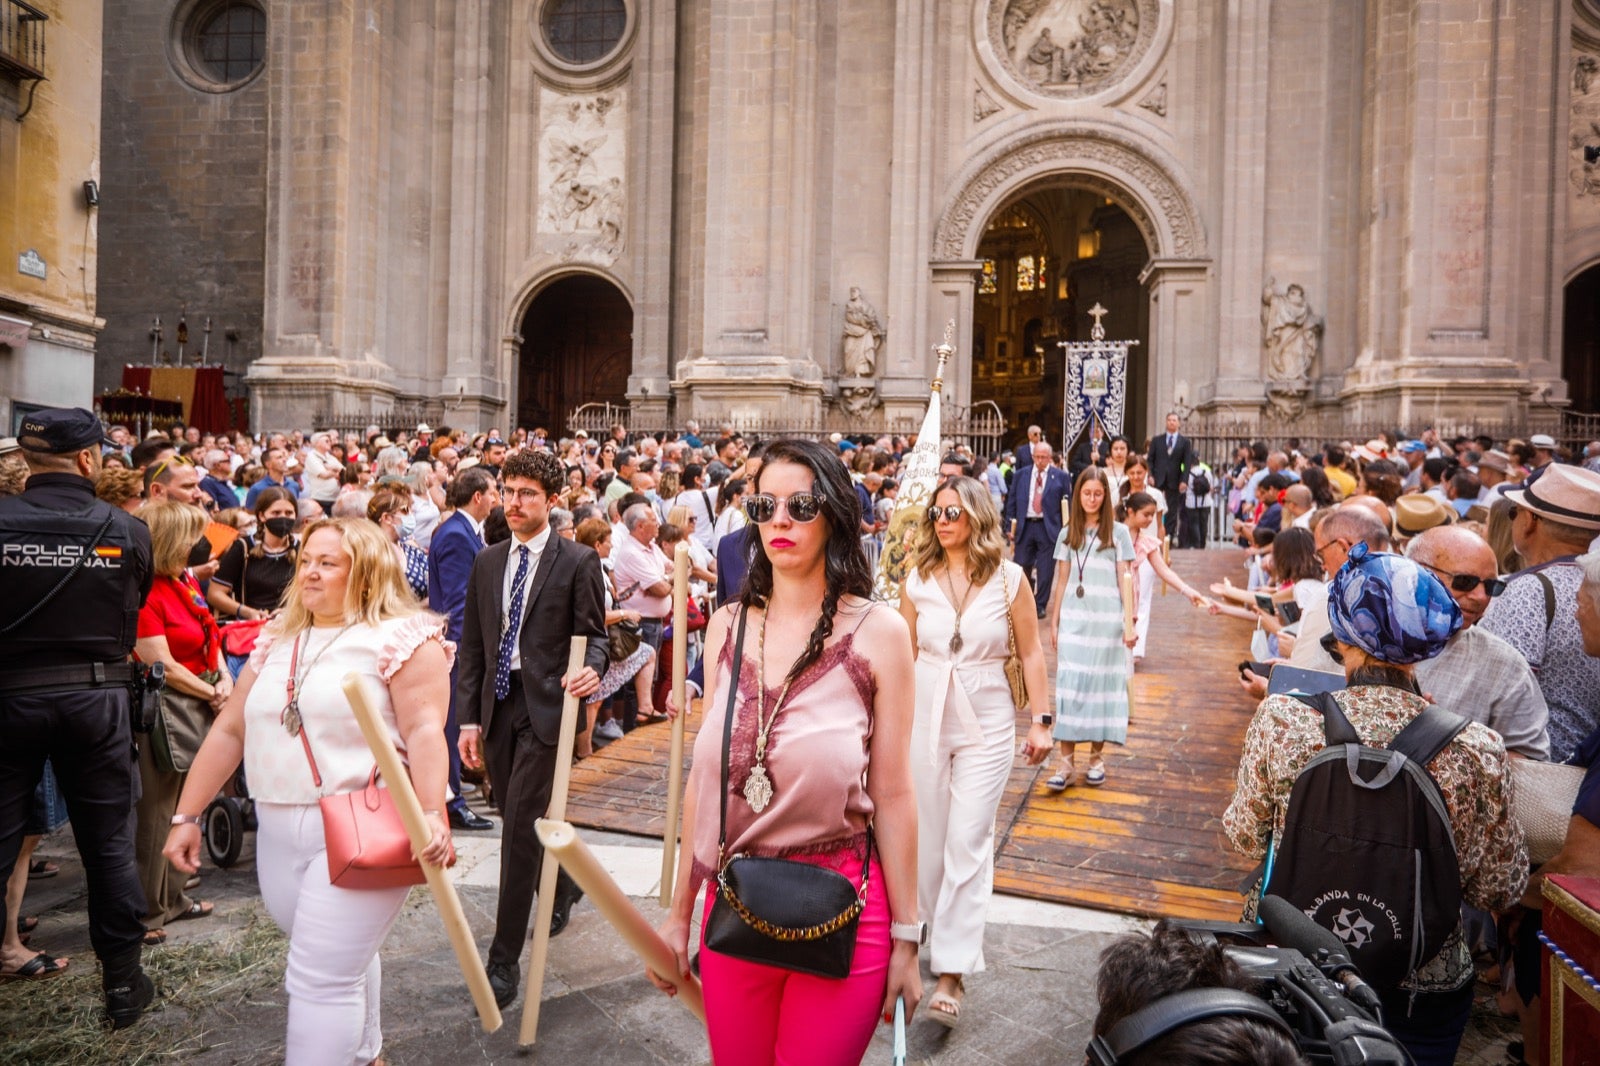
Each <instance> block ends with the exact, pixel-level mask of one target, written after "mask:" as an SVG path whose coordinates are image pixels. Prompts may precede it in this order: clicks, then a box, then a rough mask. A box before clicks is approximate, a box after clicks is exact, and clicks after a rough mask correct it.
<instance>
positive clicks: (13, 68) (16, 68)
mask: <svg viewBox="0 0 1600 1066" xmlns="http://www.w3.org/2000/svg"><path fill="white" fill-rule="evenodd" d="M49 21H50V16H49V15H46V14H45V13H44V12H43V11H40V10H39V9H38V8H36V7H34V6H33V5H32V4H26V3H23V0H0V75H4V76H7V77H11V78H14V79H16V80H18V81H39V80H41V79H43V78H44V24H45V23H46V22H49Z"/></svg>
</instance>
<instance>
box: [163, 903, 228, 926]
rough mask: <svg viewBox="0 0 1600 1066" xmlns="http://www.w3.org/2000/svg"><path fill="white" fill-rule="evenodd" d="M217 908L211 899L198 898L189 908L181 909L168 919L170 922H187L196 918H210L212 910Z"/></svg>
mask: <svg viewBox="0 0 1600 1066" xmlns="http://www.w3.org/2000/svg"><path fill="white" fill-rule="evenodd" d="M216 909H217V908H216V907H215V906H213V905H212V903H211V901H210V900H204V899H197V900H195V901H194V902H193V903H191V904H189V909H188V910H186V911H180V912H179V913H177V914H174V915H173V916H172V917H171V918H169V919H167V920H168V921H170V922H187V921H189V920H191V919H194V918H209V917H211V912H212V911H214V910H216Z"/></svg>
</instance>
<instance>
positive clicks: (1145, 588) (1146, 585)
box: [1133, 560, 1157, 659]
mask: <svg viewBox="0 0 1600 1066" xmlns="http://www.w3.org/2000/svg"><path fill="white" fill-rule="evenodd" d="M1156 580H1157V579H1156V568H1155V567H1153V566H1151V565H1150V562H1149V560H1146V561H1145V562H1143V563H1141V564H1140V565H1139V570H1138V573H1136V574H1135V575H1134V578H1133V582H1134V588H1135V589H1137V595H1138V604H1137V606H1135V607H1134V610H1135V611H1136V612H1137V613H1138V615H1139V617H1138V618H1137V619H1136V620H1135V621H1134V623H1133V635H1134V645H1133V655H1134V658H1136V659H1142V658H1144V638H1145V636H1146V635H1148V634H1149V632H1150V608H1151V606H1152V605H1153V604H1154V602H1155V592H1156Z"/></svg>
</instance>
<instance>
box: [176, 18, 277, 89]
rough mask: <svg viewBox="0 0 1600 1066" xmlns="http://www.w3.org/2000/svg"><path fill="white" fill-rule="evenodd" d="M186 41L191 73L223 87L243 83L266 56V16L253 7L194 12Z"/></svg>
mask: <svg viewBox="0 0 1600 1066" xmlns="http://www.w3.org/2000/svg"><path fill="white" fill-rule="evenodd" d="M196 15H197V17H196V18H195V19H194V21H193V23H192V25H193V31H192V33H191V35H190V40H189V45H190V47H189V58H190V62H191V63H192V64H193V66H194V69H195V71H196V72H197V73H198V74H200V75H201V76H203V77H206V78H209V79H211V80H212V81H214V82H218V83H220V84H223V85H232V84H234V83H236V82H241V81H244V80H245V79H246V78H248V77H250V76H251V75H252V74H254V73H255V72H256V71H258V70H260V69H261V64H262V62H263V61H264V60H265V59H266V55H267V15H266V12H264V11H262V10H261V9H260V8H259V7H257V6H256V5H255V4H248V3H239V4H228V3H224V4H217V5H216V6H214V7H207V8H203V9H201V10H200V11H198V12H197V13H196Z"/></svg>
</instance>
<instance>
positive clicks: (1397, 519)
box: [1394, 492, 1456, 537]
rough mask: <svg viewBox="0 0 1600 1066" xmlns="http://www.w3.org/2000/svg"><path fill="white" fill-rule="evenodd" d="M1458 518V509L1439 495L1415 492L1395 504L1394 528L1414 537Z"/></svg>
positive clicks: (1403, 534) (1405, 535)
mask: <svg viewBox="0 0 1600 1066" xmlns="http://www.w3.org/2000/svg"><path fill="white" fill-rule="evenodd" d="M1455 520H1456V509H1455V508H1454V507H1451V506H1450V505H1449V504H1448V503H1445V502H1443V501H1442V500H1440V499H1439V498H1438V497H1437V496H1429V495H1426V494H1424V493H1420V492H1414V493H1411V494H1410V495H1408V496H1402V497H1400V499H1398V500H1396V501H1395V505H1394V528H1395V529H1396V531H1398V532H1399V533H1400V535H1401V536H1403V537H1414V536H1416V535H1417V534H1418V533H1421V532H1422V531H1423V530H1427V529H1432V528H1433V527H1434V526H1448V525H1450V524H1451V523H1452V522H1454V521H1455Z"/></svg>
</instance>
